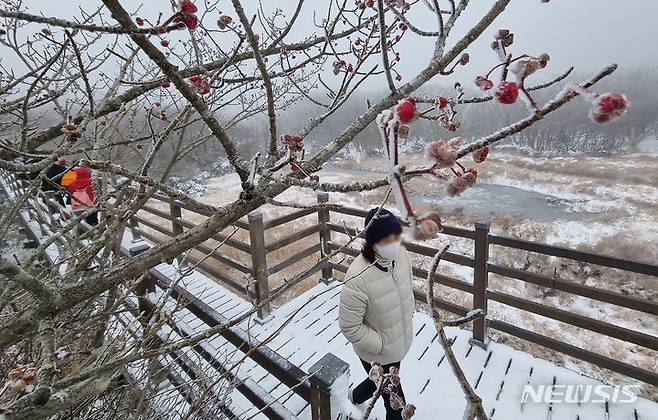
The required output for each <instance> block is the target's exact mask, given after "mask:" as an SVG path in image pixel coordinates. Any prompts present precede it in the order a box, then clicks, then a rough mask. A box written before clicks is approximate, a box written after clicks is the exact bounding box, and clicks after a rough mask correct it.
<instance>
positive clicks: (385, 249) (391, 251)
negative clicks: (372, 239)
mask: <svg viewBox="0 0 658 420" xmlns="http://www.w3.org/2000/svg"><path fill="white" fill-rule="evenodd" d="M401 247H402V241H395V242H391V243H390V244H385V245H377V244H375V251H376V252H377V253H378V254H379V255H381V256H382V258H386V259H387V260H394V259H396V258H397V256H398V255H400V248H401Z"/></svg>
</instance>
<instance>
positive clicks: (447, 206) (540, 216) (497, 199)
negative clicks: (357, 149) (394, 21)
mask: <svg viewBox="0 0 658 420" xmlns="http://www.w3.org/2000/svg"><path fill="white" fill-rule="evenodd" d="M324 170H326V171H328V172H330V173H338V174H348V175H353V176H355V177H359V178H370V179H372V178H374V177H375V176H376V177H377V178H379V177H381V175H383V173H382V172H379V171H369V170H361V169H354V168H345V167H343V166H340V165H334V164H329V165H325V167H324ZM407 195H408V196H409V200H410V201H411V202H412V203H413V204H415V205H417V206H420V207H424V208H425V209H430V208H437V209H441V210H443V211H450V210H462V211H463V212H464V213H466V214H472V215H483V216H494V215H496V214H507V215H510V214H511V215H518V216H520V217H524V218H528V219H532V220H536V221H555V220H582V219H583V218H586V217H591V213H582V212H574V211H572V206H571V205H570V202H569V201H567V200H564V199H560V198H557V197H554V196H552V195H548V194H542V193H539V192H535V191H528V190H524V189H521V188H516V187H511V186H508V185H499V184H482V183H480V184H476V185H474V186H473V187H471V188H469V189H467V190H466V191H464V192H463V193H462V194H461V195H460V196H458V197H450V196H448V194H447V193H446V192H445V189H441V190H440V191H438V192H437V194H435V195H425V194H419V193H413V192H407Z"/></svg>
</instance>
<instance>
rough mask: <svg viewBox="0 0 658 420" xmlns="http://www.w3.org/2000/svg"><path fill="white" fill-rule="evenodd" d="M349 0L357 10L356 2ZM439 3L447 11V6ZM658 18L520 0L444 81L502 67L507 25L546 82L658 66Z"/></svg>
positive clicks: (288, 7) (609, 5)
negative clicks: (543, 59) (500, 39)
mask: <svg viewBox="0 0 658 420" xmlns="http://www.w3.org/2000/svg"><path fill="white" fill-rule="evenodd" d="M348 1H349V3H350V4H352V1H353V0H348ZM328 2H329V0H306V2H305V4H304V8H303V12H302V14H301V17H300V19H299V22H298V25H297V28H296V29H295V30H294V31H293V32H291V33H290V34H289V35H288V37H287V38H286V41H287V42H294V41H297V40H301V39H303V38H304V37H305V36H308V35H309V33H311V32H315V33H318V34H319V32H318V30H317V28H314V26H313V23H312V19H313V16H314V12H315V16H316V19H321V18H322V17H323V16H324V15H325V14H326V8H327V5H328ZM25 3H26V4H27V5H28V6H29V8H30V12H31V13H34V14H44V15H46V16H57V17H63V18H69V19H70V18H71V16H73V15H74V14H77V13H78V7H80V6H84V8H85V10H91V9H92V8H94V7H101V6H102V3H101V2H100V1H98V0H72V1H71V0H26V1H25ZM440 3H443V4H444V5H446V6H447V2H446V1H445V0H443V1H442V2H441V1H440ZM493 3H494V1H493V0H471V2H470V5H469V6H468V8H467V10H466V11H465V12H464V13H463V15H462V18H461V19H460V23H458V25H457V26H456V27H455V29H454V30H453V33H452V35H451V38H450V39H449V41H448V47H449V46H451V45H452V44H454V42H456V40H457V39H459V37H460V36H462V35H463V34H464V33H465V32H466V31H467V30H468V29H470V28H471V27H472V24H473V23H474V22H476V21H477V20H478V19H479V18H480V17H481V16H482V15H483V14H484V12H485V11H486V10H488V8H489V7H490V6H491V5H492V4H493ZM122 4H123V5H124V6H125V7H126V8H128V9H130V10H132V11H134V10H138V9H139V8H140V4H145V5H146V6H142V7H141V9H140V10H139V11H138V14H139V15H140V16H143V17H147V18H153V19H155V18H156V17H157V12H158V11H164V12H165V14H166V13H168V11H169V10H170V9H169V7H168V5H169V0H149V1H145V2H140V1H134V0H130V1H129V0H122ZM197 4H202V1H201V0H197ZM243 4H245V7H246V8H247V9H248V12H249V13H251V12H255V11H256V9H255V6H254V4H256V2H255V0H248V1H243ZM263 4H264V7H265V8H266V9H272V8H274V7H278V8H282V9H283V10H284V11H285V12H286V13H287V15H288V16H290V15H291V14H292V10H293V9H294V7H295V6H296V4H297V0H263ZM220 5H221V6H223V7H224V8H225V10H224V11H225V12H226V13H227V14H230V15H234V13H232V12H233V10H232V7H231V6H230V2H229V1H228V0H223V1H222V2H221V3H220ZM414 8H415V10H418V12H412V15H411V20H412V21H413V22H414V23H415V24H416V25H417V26H419V27H420V28H423V29H427V30H436V22H435V18H434V17H432V16H430V15H429V14H428V13H425V12H424V10H425V6H424V5H423V4H421V3H419V4H416V5H415V6H414ZM334 9H335V5H334ZM656 16H658V1H656V0H625V1H613V0H552V1H551V2H550V3H548V4H541V3H540V0H513V1H512V2H511V4H510V5H509V6H508V8H507V10H506V11H505V12H504V13H503V14H502V15H501V16H500V17H499V18H498V20H497V21H496V22H494V24H493V25H492V26H491V27H490V28H489V29H488V30H487V31H486V32H485V34H484V36H483V37H482V38H481V39H479V40H478V41H476V43H475V44H473V45H472V46H471V47H469V49H468V50H467V51H468V52H469V53H471V57H472V60H471V63H470V64H469V65H468V66H467V68H464V69H460V73H457V74H455V75H454V76H451V77H449V78H445V79H444V80H445V82H448V83H452V82H454V81H456V80H461V81H463V80H465V79H472V78H473V77H474V76H475V75H476V74H479V73H482V72H486V71H487V70H488V69H489V68H490V67H492V66H493V65H495V64H496V63H497V57H496V56H495V54H494V53H493V52H492V51H491V49H490V47H489V45H490V42H491V39H492V36H493V33H494V32H495V31H496V30H497V29H498V28H500V27H507V28H509V29H511V30H512V31H513V32H514V33H515V44H514V46H513V48H512V50H511V51H512V53H514V54H522V53H528V54H531V55H539V54H540V53H543V52H547V53H549V54H550V55H551V58H552V60H551V62H550V64H549V67H548V68H547V69H546V72H547V73H546V78H548V77H552V76H554V75H557V74H560V73H562V72H563V71H564V70H566V69H567V68H568V67H569V66H570V65H575V66H576V69H577V71H578V72H585V71H594V70H598V69H600V68H602V67H603V66H605V65H607V64H610V63H618V64H620V65H621V66H622V68H624V67H625V68H634V67H637V66H647V67H652V66H656V65H657V64H658V54H657V51H658V47H656V44H655V42H656V40H657V39H658V25H657V24H656ZM215 18H216V16H207V17H206V18H205V20H204V23H205V25H206V26H209V27H213V28H214V20H215ZM184 35H185V34H184V33H183V31H181V33H180V35H171V36H172V37H174V36H184ZM432 43H433V41H432V39H423V38H420V37H418V36H416V35H415V34H412V33H409V34H407V35H406V36H405V38H404V41H403V43H402V44H401V48H400V52H401V57H402V61H401V62H400V65H399V70H400V72H401V73H402V76H403V82H404V81H407V80H409V79H410V78H411V77H412V76H413V75H415V73H416V72H417V71H418V70H419V69H421V68H422V67H423V66H425V65H426V64H427V62H428V59H429V57H430V54H431V51H432ZM3 55H4V54H3ZM11 60H13V57H4V58H3V62H4V63H5V64H6V63H8V62H11ZM653 70H655V68H654V69H653ZM381 83H383V81H382V79H377V80H372V81H370V82H369V85H366V86H367V87H370V88H372V87H377V86H378V84H381Z"/></svg>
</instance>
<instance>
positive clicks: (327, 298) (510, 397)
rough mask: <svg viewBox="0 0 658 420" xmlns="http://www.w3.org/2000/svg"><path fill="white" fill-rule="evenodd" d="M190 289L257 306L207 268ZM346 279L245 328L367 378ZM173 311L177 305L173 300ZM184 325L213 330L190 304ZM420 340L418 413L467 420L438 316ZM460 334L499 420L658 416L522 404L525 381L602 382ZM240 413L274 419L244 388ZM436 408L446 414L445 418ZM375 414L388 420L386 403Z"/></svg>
mask: <svg viewBox="0 0 658 420" xmlns="http://www.w3.org/2000/svg"><path fill="white" fill-rule="evenodd" d="M156 269H157V270H158V271H160V272H161V273H162V274H165V275H168V276H172V277H174V276H175V267H174V266H172V265H168V264H161V265H160V266H158V267H156ZM182 284H184V285H185V287H186V288H187V289H188V290H190V291H191V292H193V293H194V294H195V295H197V296H198V297H199V298H201V299H203V300H204V301H205V302H206V303H208V304H209V305H210V306H211V307H213V308H214V309H216V310H217V311H218V312H220V313H222V314H223V315H224V316H226V317H228V318H231V317H235V316H238V315H239V314H241V313H243V312H244V311H247V310H249V308H250V307H251V304H250V303H248V302H247V301H245V300H243V299H242V298H240V297H239V296H237V295H236V294H234V293H232V292H231V291H229V290H227V289H225V288H224V287H222V286H220V285H219V284H217V283H216V282H214V281H213V280H211V279H209V278H207V277H206V276H204V275H203V274H201V273H198V272H195V273H194V274H193V275H192V276H190V277H187V278H185V279H183V280H182ZM340 287H341V285H340V283H339V282H334V283H332V284H329V285H325V284H319V285H317V286H315V287H314V288H312V289H311V290H309V291H307V292H306V293H304V294H303V295H301V296H299V297H297V298H295V299H294V300H292V301H291V302H289V303H287V304H285V305H283V306H282V307H280V308H276V309H275V310H274V312H273V313H274V319H273V320H271V321H270V322H268V323H265V324H264V325H260V324H258V323H255V322H253V320H247V321H245V322H243V323H242V324H241V325H240V326H239V327H240V328H241V329H243V330H244V331H246V332H247V333H248V334H249V335H250V337H253V338H254V339H257V340H261V341H262V340H265V339H268V338H269V337H270V336H273V339H272V341H271V342H270V343H269V347H270V348H271V349H273V350H274V351H276V352H277V353H279V354H280V355H281V356H283V357H285V358H287V359H288V360H289V361H290V362H292V363H293V364H295V365H297V366H299V367H301V368H302V369H308V368H309V367H310V366H312V365H313V364H314V363H315V362H317V361H318V360H319V359H320V358H321V357H323V356H324V355H325V354H326V353H328V352H330V353H333V354H334V355H336V356H338V357H339V358H341V359H342V360H344V361H346V362H347V363H349V364H350V366H351V367H350V370H351V378H350V381H351V383H352V384H354V383H358V382H360V381H361V380H363V379H364V378H365V372H364V371H363V368H362V367H361V365H360V363H359V360H358V358H357V357H356V355H355V353H354V352H353V350H352V347H351V345H350V344H349V343H348V342H347V340H346V339H345V338H344V337H343V335H342V334H341V333H340V329H339V326H338V303H339V294H340ZM169 305H170V306H171V308H172V309H173V306H172V305H174V303H173V302H171V303H169ZM175 314H176V316H177V317H178V318H179V319H180V323H183V324H186V325H189V327H190V328H193V329H194V330H195V331H196V332H200V331H203V330H204V329H206V328H208V327H207V326H206V325H205V324H204V323H203V322H202V321H200V320H199V319H197V318H196V317H195V316H194V315H193V314H191V313H190V312H189V311H187V310H186V309H184V308H183V309H182V310H181V309H178V310H177V311H176V312H175ZM414 330H415V338H414V343H413V346H412V348H411V350H410V352H409V354H408V355H407V357H406V358H405V360H404V361H403V364H402V369H401V378H402V383H403V387H404V391H405V394H406V395H407V399H408V402H410V403H413V404H415V405H416V406H417V407H418V408H417V411H416V416H415V417H414V418H417V419H421V420H425V419H435V418H441V419H445V420H451V419H461V413H462V412H463V409H464V407H465V400H464V397H463V394H462V391H461V389H460V388H459V384H458V383H457V381H456V380H455V379H454V376H453V375H452V372H451V369H450V366H449V364H448V362H447V360H446V359H445V357H444V353H443V350H442V348H441V346H440V344H439V343H438V342H437V334H436V331H435V329H434V326H433V324H432V321H431V319H430V318H429V317H428V316H427V315H426V314H425V313H422V312H417V313H416V314H415V316H414ZM447 332H448V335H449V337H450V338H451V339H452V340H453V348H454V351H455V354H456V356H457V358H458V360H459V361H460V364H461V366H462V367H463V369H464V371H465V373H466V375H467V377H468V379H469V381H470V383H471V384H473V386H474V387H475V389H476V391H477V392H478V394H479V395H480V396H481V397H482V399H483V401H484V406H485V408H486V410H487V413H488V414H489V415H490V417H491V418H492V419H503V420H520V419H528V420H542V419H546V420H589V419H592V420H625V419H628V420H635V419H637V420H657V419H658V403H655V402H653V401H649V400H646V399H641V398H640V399H638V400H637V401H636V402H635V403H633V404H626V403H624V404H607V405H606V404H602V403H600V404H599V403H583V404H577V403H572V404H554V405H549V404H539V403H533V402H527V403H525V404H522V394H523V387H524V385H526V384H528V383H529V384H535V385H549V386H550V385H552V384H556V385H585V384H594V385H596V384H601V382H599V381H597V380H595V379H592V378H589V377H587V376H583V375H581V374H579V373H578V372H576V371H573V370H570V369H567V368H565V367H560V366H557V365H555V364H553V363H551V362H549V361H546V360H543V359H539V358H536V357H533V356H531V355H529V354H527V353H524V352H521V351H518V350H514V349H513V348H511V347H509V346H507V345H504V344H499V343H495V342H491V343H489V345H488V347H487V349H486V350H485V349H482V348H480V347H478V346H474V345H471V344H470V343H469V339H470V337H471V332H470V331H466V330H461V329H459V328H447ZM209 344H210V345H211V346H212V348H214V349H216V355H217V357H218V358H219V359H225V360H227V361H229V360H236V359H239V358H240V356H241V353H239V352H236V351H235V348H234V347H233V346H231V344H229V343H227V342H226V340H224V339H223V338H222V337H215V338H213V339H211V340H209ZM186 353H188V355H189V356H190V358H192V359H193V360H197V361H198V362H199V363H200V365H201V366H203V368H204V369H211V368H210V367H209V366H208V364H207V363H204V361H203V360H199V357H198V356H196V355H195V354H194V352H193V351H191V350H187V351H186ZM240 373H241V375H242V376H244V377H248V378H249V379H250V380H251V381H253V382H255V384H257V386H258V387H259V388H260V389H262V390H263V391H265V392H266V393H269V394H270V395H271V397H272V398H273V399H274V400H276V401H278V402H279V403H280V404H281V405H282V406H283V407H284V408H285V410H287V411H288V412H289V413H290V415H291V418H294V417H299V418H303V419H306V418H310V414H309V412H308V411H309V409H308V404H307V403H306V401H304V400H302V399H301V398H300V397H298V396H297V395H295V394H294V393H292V392H291V391H290V389H289V388H287V387H286V386H284V385H282V384H281V383H280V382H279V381H277V380H276V379H275V378H274V377H273V376H272V375H270V374H269V373H268V372H266V371H264V370H263V369H262V368H261V367H260V366H258V365H257V364H256V363H254V362H253V361H251V360H250V359H246V361H245V362H244V365H243V366H241V367H240ZM233 395H234V401H233V402H234V404H235V406H236V408H237V410H236V412H240V413H241V415H242V416H243V418H251V416H254V417H253V418H267V417H266V416H264V415H263V414H262V413H260V414H254V413H257V410H256V409H255V408H254V407H253V406H252V405H251V404H250V403H249V402H248V401H246V399H245V398H244V397H243V396H242V395H241V394H240V393H238V392H234V393H233ZM345 413H346V414H349V415H350V417H352V418H360V414H361V411H360V410H359V408H358V407H354V406H352V405H351V404H349V403H348V402H347V400H345ZM436 413H441V416H440V417H437V416H436ZM371 418H372V419H378V420H384V419H385V413H384V407H383V404H382V403H381V401H380V402H379V403H378V405H377V407H376V409H375V411H374V413H373V417H371Z"/></svg>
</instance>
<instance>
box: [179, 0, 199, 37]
mask: <svg viewBox="0 0 658 420" xmlns="http://www.w3.org/2000/svg"><path fill="white" fill-rule="evenodd" d="M197 11H198V8H197V7H196V5H195V4H194V2H192V0H181V2H180V11H179V12H178V13H176V15H175V16H174V19H173V21H174V22H182V23H183V24H185V26H187V28H188V29H190V30H194V29H196V28H197V26H199V18H198V17H197V16H196V12H197Z"/></svg>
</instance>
